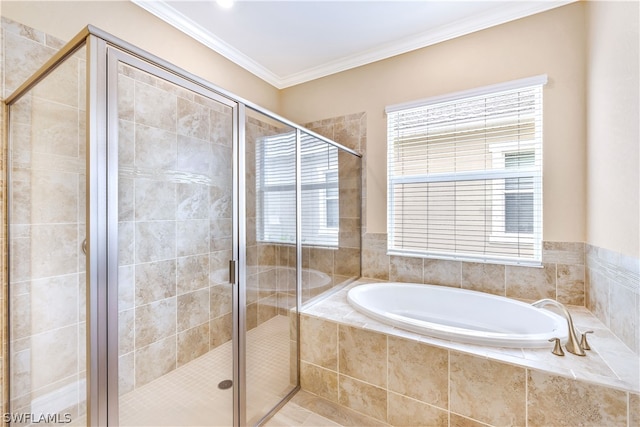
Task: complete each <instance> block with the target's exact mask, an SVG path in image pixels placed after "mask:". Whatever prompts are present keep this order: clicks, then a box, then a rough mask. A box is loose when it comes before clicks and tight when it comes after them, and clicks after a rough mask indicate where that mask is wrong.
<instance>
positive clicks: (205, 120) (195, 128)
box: [177, 97, 209, 140]
mask: <svg viewBox="0 0 640 427" xmlns="http://www.w3.org/2000/svg"><path fill="white" fill-rule="evenodd" d="M177 113H178V133H179V134H180V135H186V136H191V137H194V138H198V139H203V140H206V139H208V137H209V109H208V108H206V107H205V106H203V105H200V104H197V103H195V102H191V101H188V100H186V99H184V98H181V97H178V103H177Z"/></svg>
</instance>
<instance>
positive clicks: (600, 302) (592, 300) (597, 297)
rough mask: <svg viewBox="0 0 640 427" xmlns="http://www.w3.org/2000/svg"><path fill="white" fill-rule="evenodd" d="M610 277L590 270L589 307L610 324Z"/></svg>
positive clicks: (599, 317)
mask: <svg viewBox="0 0 640 427" xmlns="http://www.w3.org/2000/svg"><path fill="white" fill-rule="evenodd" d="M609 286H610V283H609V279H608V278H607V277H605V276H604V275H603V274H600V272H598V271H596V270H592V269H590V270H589V283H588V285H587V287H588V289H589V291H588V293H587V296H588V298H587V301H586V303H587V308H588V309H589V310H590V311H591V312H592V313H593V314H594V315H595V316H596V317H597V318H598V319H600V320H601V321H602V323H604V324H605V325H606V326H607V327H608V326H609V325H610V317H609V313H610V312H609Z"/></svg>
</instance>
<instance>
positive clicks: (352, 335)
mask: <svg viewBox="0 0 640 427" xmlns="http://www.w3.org/2000/svg"><path fill="white" fill-rule="evenodd" d="M338 366H339V367H340V373H341V374H344V375H349V376H350V377H353V378H357V379H360V380H363V381H367V382H368V383H370V384H374V385H377V386H380V387H386V386H387V337H386V336H385V335H383V334H379V333H376V332H372V331H367V330H364V329H360V328H353V327H350V326H346V325H340V326H339V328H338Z"/></svg>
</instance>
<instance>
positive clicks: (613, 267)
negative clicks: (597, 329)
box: [585, 245, 640, 354]
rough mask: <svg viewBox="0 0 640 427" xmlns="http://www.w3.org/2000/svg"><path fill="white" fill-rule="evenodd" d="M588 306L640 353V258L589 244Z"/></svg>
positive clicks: (587, 253) (587, 262) (587, 260)
mask: <svg viewBox="0 0 640 427" xmlns="http://www.w3.org/2000/svg"><path fill="white" fill-rule="evenodd" d="M585 273H586V301H585V303H586V307H587V308H588V309H589V310H590V311H591V312H592V313H593V314H594V315H595V316H596V317H597V318H598V319H600V320H601V321H602V323H604V324H605V325H607V326H608V327H609V329H611V331H612V332H613V333H614V334H616V336H618V337H619V338H620V339H621V340H622V341H623V342H624V343H625V344H627V346H629V348H631V349H632V350H633V351H635V352H636V353H638V354H640V259H635V258H632V257H629V256H625V255H621V254H619V253H616V252H614V251H611V250H608V249H603V248H599V247H596V246H592V245H586V271H585Z"/></svg>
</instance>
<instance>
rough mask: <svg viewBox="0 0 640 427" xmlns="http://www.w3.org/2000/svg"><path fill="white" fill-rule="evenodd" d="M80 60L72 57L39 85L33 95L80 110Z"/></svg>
mask: <svg viewBox="0 0 640 427" xmlns="http://www.w3.org/2000/svg"><path fill="white" fill-rule="evenodd" d="M78 86H79V85H78V58H75V57H71V58H68V59H67V60H66V61H64V62H63V63H62V64H60V65H59V66H58V67H57V68H56V69H55V70H53V71H52V72H51V73H49V74H48V75H47V78H46V79H44V80H42V81H41V82H40V83H38V84H37V85H36V86H35V87H34V89H33V94H34V96H37V97H39V98H44V99H47V100H49V101H53V102H56V103H59V104H64V105H67V106H69V107H73V108H78V100H79V93H78V89H79V87H78Z"/></svg>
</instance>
